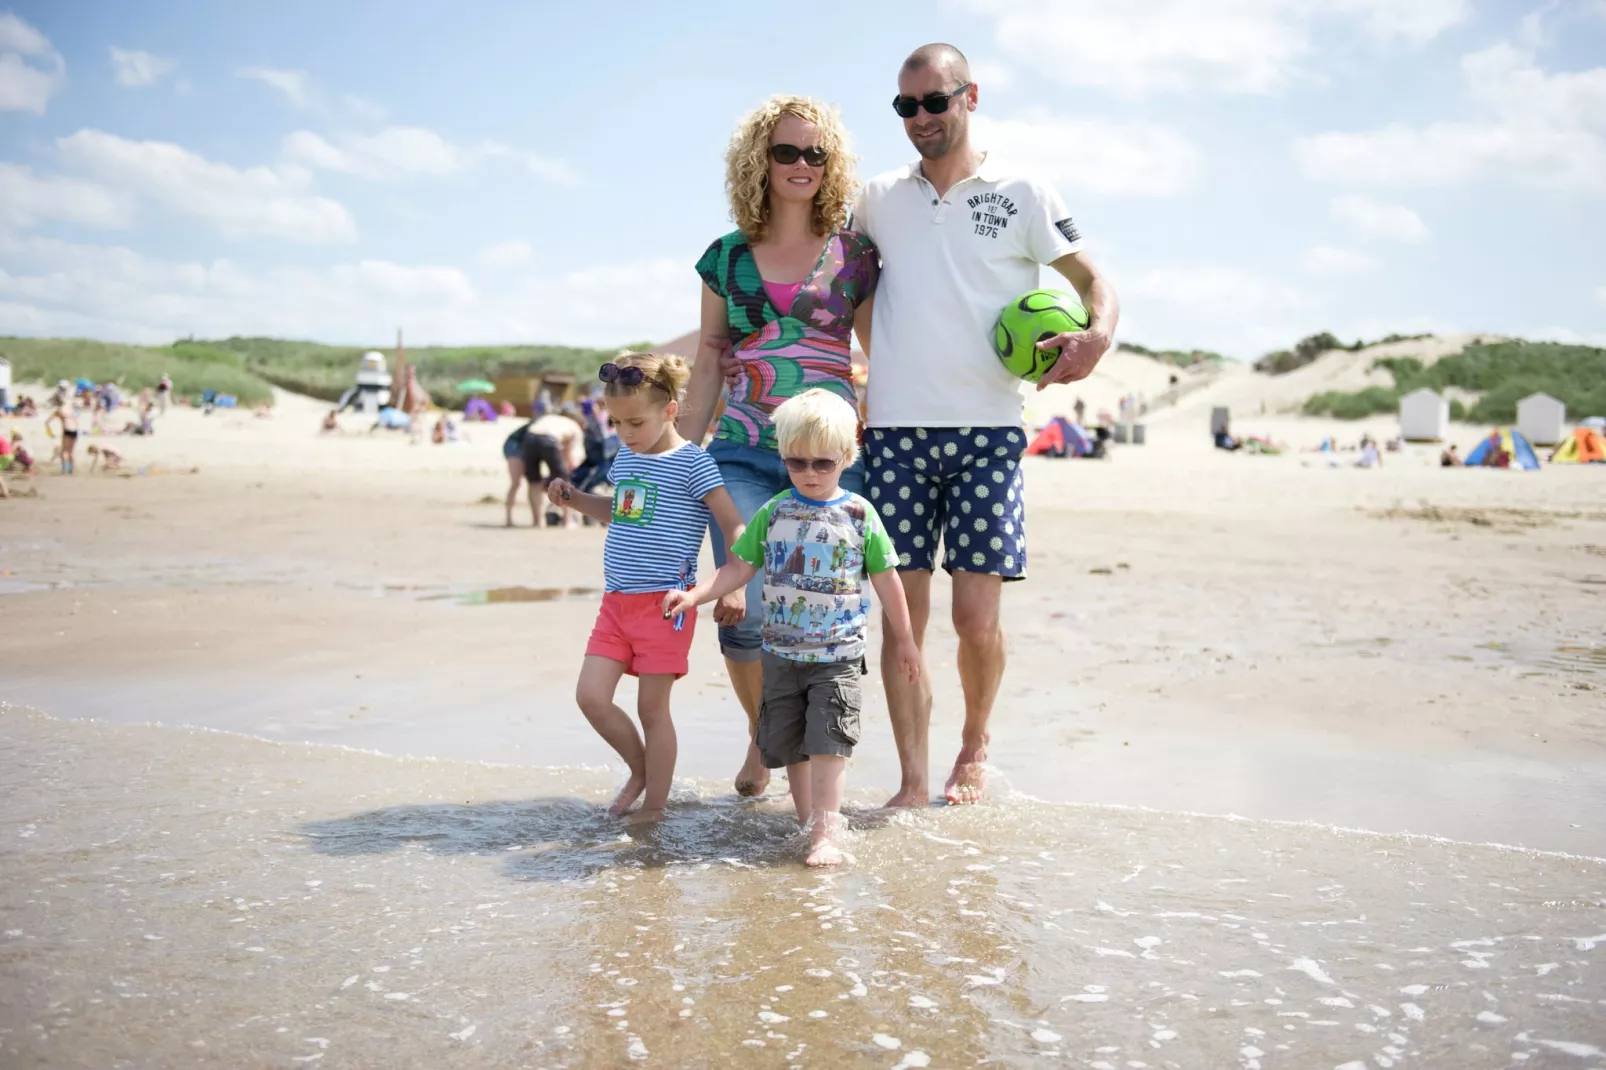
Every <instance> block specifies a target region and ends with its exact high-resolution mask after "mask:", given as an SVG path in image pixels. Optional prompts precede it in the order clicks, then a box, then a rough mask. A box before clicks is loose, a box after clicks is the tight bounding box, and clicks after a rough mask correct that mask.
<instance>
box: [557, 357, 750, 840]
mask: <svg viewBox="0 0 1606 1070" xmlns="http://www.w3.org/2000/svg"><path fill="white" fill-rule="evenodd" d="M599 374H600V377H601V379H602V381H603V383H604V384H605V391H606V393H605V397H606V401H605V402H604V404H606V405H607V407H608V411H609V413H610V414H611V415H612V416H613V417H614V419H616V420H617V421H618V422H619V429H620V430H619V433H620V437H621V438H623V439H624V445H623V446H621V447H620V450H619V457H618V460H616V461H615V462H614V467H613V478H614V484H615V486H614V492H613V497H611V498H608V497H604V496H602V495H600V494H587V493H585V492H584V491H581V490H579V489H577V488H576V487H574V486H573V485H572V484H571V483H570V482H569V481H568V479H567V478H566V477H564V476H554V477H553V478H552V479H551V481H550V482H549V483H548V485H547V488H546V490H547V495H548V498H549V499H550V500H551V502H552V504H554V505H559V506H562V507H564V508H574V509H577V510H579V511H580V512H582V513H584V514H585V515H586V516H588V517H590V518H592V519H593V520H596V521H598V522H599V523H603V524H607V525H608V538H607V542H606V543H605V545H604V548H603V551H602V571H603V577H604V585H605V590H606V593H605V594H603V596H602V609H601V611H600V612H599V613H598V615H597V623H596V626H595V627H594V628H593V629H592V632H591V638H590V641H589V642H588V643H587V644H586V653H585V661H584V662H583V663H582V666H581V669H580V682H579V684H578V685H577V686H576V688H575V698H576V699H577V701H578V702H579V705H580V710H581V712H583V713H584V714H585V716H586V720H587V721H589V722H591V727H593V728H595V729H596V731H597V734H598V735H599V736H601V737H602V738H603V740H604V741H605V742H606V743H607V744H608V746H610V747H612V748H613V749H614V751H615V752H617V753H618V755H619V757H620V758H622V759H624V763H625V765H626V766H628V767H629V769H630V778H629V779H628V780H626V781H625V785H624V787H623V788H622V789H620V791H619V794H618V795H617V796H616V797H615V798H614V800H613V804H612V805H611V806H610V807H609V808H608V812H609V813H612V814H617V815H620V816H624V815H626V814H627V813H629V811H630V808H631V806H632V805H634V803H635V801H636V800H637V799H638V798H640V799H641V809H639V810H637V811H635V812H634V813H630V814H629V816H628V817H626V820H627V821H628V822H630V823H632V824H634V823H637V822H646V821H656V820H658V819H660V818H662V817H663V815H664V806H665V804H666V803H668V801H669V788H670V784H671V782H672V781H673V779H674V775H675V757H676V740H675V725H674V721H673V720H671V718H670V713H669V694H670V689H671V688H672V687H673V686H674V683H675V681H676V680H677V679H679V678H680V677H682V676H685V675H686V673H687V671H688V670H689V668H690V658H689V655H690V651H691V642H692V635H693V633H695V631H696V629H697V611H696V609H695V608H690V607H688V609H687V610H686V611H685V612H684V613H681V614H679V615H674V616H672V615H670V614H667V613H665V612H664V598H665V595H666V594H667V592H670V591H683V590H685V589H687V588H689V587H692V586H694V585H695V584H696V582H697V556H698V552H699V550H700V549H701V548H702V544H703V533H704V532H705V531H707V530H708V522H709V519H710V518H713V519H715V520H717V521H718V522H719V523H720V524H721V525H723V526H724V528H725V530H727V531H731V532H735V531H737V530H739V529H740V526H741V518H740V517H739V516H738V514H737V512H736V505H735V503H734V502H732V501H731V496H730V492H729V491H727V490H726V489H725V484H724V480H722V479H721V478H720V475H719V468H718V466H717V465H715V463H714V461H713V459H712V458H710V457H709V456H708V454H707V453H705V452H703V449H702V447H700V446H698V445H696V444H695V443H691V442H687V441H686V440H685V439H683V438H682V437H681V436H680V435H679V434H678V433H676V431H675V416H676V413H677V411H678V409H679V405H680V397H681V394H682V393H683V392H684V390H685V389H686V379H687V377H688V375H689V372H688V371H687V368H686V362H685V361H684V360H682V359H681V358H680V357H660V356H658V355H656V354H652V353H635V354H621V355H620V356H618V357H616V358H614V359H613V360H612V361H610V362H609V363H607V364H604V365H603V366H602V368H601V369H600V372H599ZM531 437H536V436H531ZM627 673H628V674H630V675H631V676H635V677H637V678H638V680H639V684H638V686H637V688H636V715H637V717H639V718H640V720H641V729H642V731H641V734H640V735H638V734H637V732H636V726H635V725H634V724H633V723H632V722H631V720H630V716H629V715H628V714H626V713H625V711H624V710H622V709H620V708H619V707H618V706H617V705H616V704H615V703H614V694H615V692H616V690H617V689H618V686H619V680H620V678H621V677H623V676H624V675H625V674H627Z"/></svg>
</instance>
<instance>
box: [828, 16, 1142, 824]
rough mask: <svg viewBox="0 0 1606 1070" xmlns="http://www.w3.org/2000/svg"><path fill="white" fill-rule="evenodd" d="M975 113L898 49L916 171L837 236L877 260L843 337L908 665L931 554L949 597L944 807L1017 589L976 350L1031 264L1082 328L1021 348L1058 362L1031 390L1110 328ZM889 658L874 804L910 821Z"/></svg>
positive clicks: (1016, 453)
mask: <svg viewBox="0 0 1606 1070" xmlns="http://www.w3.org/2000/svg"><path fill="white" fill-rule="evenodd" d="M979 100H980V91H979V89H978V87H977V86H976V84H975V83H974V82H972V81H971V77H970V69H969V65H968V64H967V63H966V61H965V57H964V55H963V54H961V53H960V51H959V50H958V49H957V48H954V47H953V46H952V45H945V44H931V45H925V46H923V47H921V48H918V49H916V50H915V51H914V52H913V53H912V54H911V55H910V56H909V58H908V59H907V60H905V61H904V64H903V68H902V70H901V71H900V72H899V74H898V97H897V99H896V100H895V101H894V102H893V106H894V109H895V110H896V111H897V112H898V114H899V115H900V116H901V117H902V119H903V128H904V132H905V133H906V134H907V135H908V137H909V140H910V142H911V143H913V145H914V147H915V149H916V151H918V152H919V153H920V159H919V160H918V161H917V162H915V163H914V164H911V165H909V166H908V167H906V168H902V169H900V170H898V171H894V172H890V173H888V174H885V175H881V176H879V177H877V178H875V179H872V180H871V181H870V182H869V183H868V184H867V186H866V187H865V191H864V195H863V197H862V199H861V201H860V204H859V207H858V210H857V212H856V213H855V223H854V225H855V226H856V227H858V228H859V229H861V230H863V231H864V232H866V233H867V234H868V235H869V236H870V238H871V239H872V240H873V241H874V242H875V244H876V246H877V248H879V249H880V251H881V259H882V269H881V280H880V283H879V284H878V285H877V287H876V292H875V296H874V302H873V311H872V313H871V315H869V316H866V315H865V314H864V313H865V310H864V309H863V307H861V308H860V310H859V316H858V317H857V319H858V324H859V326H860V330H861V331H862V330H863V329H864V327H866V326H868V327H870V328H871V330H870V331H869V337H864V336H863V335H861V337H860V343H861V344H862V345H863V347H864V350H865V353H866V356H869V357H870V358H871V359H872V361H873V364H872V365H871V375H870V383H869V398H868V404H867V408H868V417H869V418H868V427H867V428H866V431H865V454H866V457H867V459H868V464H869V480H868V482H867V488H868V490H869V493H870V498H871V501H872V502H874V503H875V505H876V506H877V508H879V509H880V510H881V512H882V520H883V522H884V523H885V524H886V526H887V528H888V530H889V532H890V533H891V535H892V539H893V543H894V545H895V546H896V548H897V550H898V553H899V560H900V561H901V562H902V565H901V569H900V571H901V573H902V579H903V584H904V590H905V591H906V592H908V599H909V610H910V615H911V617H912V618H913V622H914V629H915V637H916V640H917V641H918V642H919V643H920V644H921V648H922V651H923V650H924V642H925V629H926V623H927V620H928V618H929V617H930V611H931V577H932V573H933V571H934V570H935V568H936V565H937V562H938V560H939V557H938V542H939V540H940V541H941V544H942V557H941V561H942V564H943V567H944V569H945V570H946V571H947V572H948V573H949V574H950V576H951V577H952V582H953V625H954V631H955V632H956V633H957V634H958V637H959V657H958V663H959V682H960V686H961V688H962V689H963V692H964V698H965V723H964V730H963V734H962V736H961V744H960V748H959V755H958V757H957V758H956V759H955V761H954V766H953V772H952V773H951V774H950V775H949V777H948V782H947V786H946V788H945V789H944V795H945V796H946V798H947V799H948V801H949V802H950V803H956V804H958V803H973V802H978V801H980V800H981V798H982V797H983V795H984V793H985V791H986V770H985V763H986V761H987V743H988V722H989V720H990V719H991V717H992V712H993V702H994V700H995V698H996V697H997V695H998V688H999V684H1000V682H1001V680H1002V678H1003V675H1004V661H1005V648H1004V632H1003V628H1002V626H1001V623H1000V618H999V605H1000V596H1001V593H1002V589H1003V583H1004V581H1005V580H1019V579H1024V578H1025V576H1026V532H1025V523H1024V515H1025V514H1024V503H1023V490H1024V488H1023V485H1022V482H1021V472H1020V458H1021V456H1022V454H1023V453H1024V451H1025V447H1026V435H1025V433H1024V431H1023V430H1022V427H1021V398H1020V384H1019V381H1018V380H1016V379H1015V378H1014V377H1012V376H1011V375H1010V374H1009V372H1007V371H1006V370H1005V369H1004V368H1003V366H1002V365H1001V364H1000V363H999V361H998V358H997V357H996V356H995V355H994V354H993V352H992V348H991V345H990V338H991V333H992V325H993V320H994V319H995V318H996V317H997V315H998V312H999V310H1000V309H1002V308H1003V307H1004V305H1005V304H1007V303H1008V302H1009V301H1010V300H1011V299H1013V298H1014V297H1016V296H1018V295H1019V294H1021V293H1022V292H1024V291H1026V290H1030V289H1033V288H1035V287H1036V286H1037V285H1038V266H1039V265H1040V264H1047V265H1049V266H1051V267H1053V268H1054V270H1055V271H1057V272H1059V273H1060V274H1061V275H1063V276H1064V277H1065V279H1066V281H1068V282H1069V283H1070V284H1071V286H1072V287H1074V288H1075V289H1076V292H1077V293H1078V294H1079V295H1080V296H1081V298H1082V302H1083V304H1084V305H1086V306H1087V309H1088V312H1089V314H1090V323H1089V326H1088V329H1087V330H1086V331H1083V332H1076V333H1068V334H1061V335H1057V336H1055V337H1053V338H1049V339H1046V340H1044V341H1042V342H1040V343H1039V348H1042V349H1046V350H1053V349H1058V350H1059V351H1060V357H1059V360H1058V361H1056V362H1055V364H1054V366H1053V368H1052V369H1051V370H1050V372H1049V373H1048V374H1047V375H1046V376H1044V378H1043V380H1042V382H1041V383H1040V384H1039V385H1038V389H1040V390H1041V389H1042V388H1043V387H1045V386H1047V385H1049V384H1050V383H1068V382H1073V381H1075V380H1078V379H1084V378H1086V377H1087V376H1088V375H1089V374H1091V373H1092V371H1093V368H1094V366H1095V365H1096V364H1097V363H1098V361H1099V358H1100V357H1102V356H1103V355H1104V352H1105V350H1107V349H1108V348H1109V347H1110V342H1111V338H1112V335H1113V334H1114V331H1115V325H1116V320H1117V317H1118V315H1119V313H1118V309H1117V302H1116V298H1115V292H1114V290H1112V289H1111V287H1110V285H1109V284H1108V283H1107V282H1106V281H1105V280H1104V278H1103V276H1101V275H1100V274H1099V272H1098V270H1097V269H1096V268H1095V267H1094V266H1093V265H1092V263H1091V262H1089V261H1088V259H1087V258H1086V257H1085V256H1084V255H1083V254H1082V252H1081V247H1082V240H1081V236H1080V234H1079V233H1078V231H1077V229H1076V225H1075V223H1074V222H1072V219H1071V217H1070V213H1069V212H1068V211H1066V209H1065V206H1064V203H1063V202H1062V201H1061V200H1060V197H1059V196H1058V194H1057V193H1055V192H1054V191H1053V190H1052V189H1050V188H1048V187H1047V186H1044V185H1043V184H1041V183H1039V182H1037V181H1034V180H1032V179H1029V178H1026V177H1024V176H1023V175H1021V174H1020V173H1019V172H1017V171H1015V170H1014V163H1013V161H1009V160H1003V159H995V158H993V157H992V156H991V155H989V154H988V153H986V152H983V151H981V150H980V149H978V148H976V147H975V146H973V145H972V144H971V140H970V115H971V113H972V112H974V111H975V110H976V108H977V106H978V103H979ZM872 339H873V341H874V347H875V348H874V351H873V352H872V350H871V347H870V342H871V340H872ZM886 634H889V633H887V632H883V635H886ZM896 658H897V652H896V646H895V644H890V643H886V642H883V645H882V650H881V670H882V672H881V676H882V680H883V682H884V684H885V686H886V690H887V705H888V708H889V710H890V713H891V717H892V729H893V736H894V738H895V740H896V741H897V745H898V757H899V761H900V764H901V766H902V778H903V783H902V785H901V786H900V788H899V789H898V793H897V794H896V795H894V796H893V797H892V799H891V800H890V801H889V803H888V805H889V806H906V807H922V806H926V805H928V804H929V803H930V788H929V783H928V779H927V776H928V765H927V761H928V755H927V737H928V730H929V727H930V722H931V685H930V683H929V682H928V681H929V680H930V678H931V677H930V671H929V669H926V671H924V672H922V673H921V674H920V676H919V677H918V679H917V682H916V683H913V684H911V683H909V682H908V680H907V677H906V676H905V675H904V674H901V673H899V672H897V665H896ZM923 668H924V667H923Z"/></svg>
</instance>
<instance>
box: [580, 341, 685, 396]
mask: <svg viewBox="0 0 1606 1070" xmlns="http://www.w3.org/2000/svg"><path fill="white" fill-rule="evenodd" d="M611 363H613V364H617V365H619V367H621V368H640V369H641V373H642V374H643V375H645V376H646V377H647V378H646V380H645V381H644V382H643V383H642V384H641V385H640V386H625V385H624V384H623V383H620V382H617V381H615V382H612V383H604V384H603V387H602V393H603V396H605V397H610V398H617V397H624V396H626V395H629V394H639V393H641V392H642V391H643V390H656V391H657V392H658V393H659V394H661V395H663V399H664V404H666V405H667V404H668V403H669V402H671V401H679V400H681V398H683V397H684V396H685V394H686V383H687V381H688V380H690V379H691V365H689V364H687V363H686V358H685V357H677V356H676V355H675V354H673V353H631V352H629V351H626V352H624V353H620V354H619V355H618V356H617V357H614V358H613V360H612V362H611Z"/></svg>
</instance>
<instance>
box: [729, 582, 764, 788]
mask: <svg viewBox="0 0 1606 1070" xmlns="http://www.w3.org/2000/svg"><path fill="white" fill-rule="evenodd" d="M759 604H760V605H762V604H763V603H762V602H760V603H759ZM725 671H726V672H727V673H728V674H730V681H731V690H732V691H734V692H736V701H737V702H740V703H741V704H742V712H743V713H745V714H747V755H746V757H744V758H743V759H742V768H741V769H740V770H739V771H737V773H736V794H738V795H762V794H764V790H765V789H766V788H768V787H769V786H770V771H769V770H768V769H766V768H764V759H763V758H762V757H761V756H760V755H759V753H758V744H757V743H755V742H753V741H754V739H756V738H757V736H758V707H759V702H760V701H761V700H762V699H763V697H764V666H763V664H762V663H760V662H757V661H733V660H731V659H730V658H726V659H725Z"/></svg>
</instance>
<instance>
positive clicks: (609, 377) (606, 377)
mask: <svg viewBox="0 0 1606 1070" xmlns="http://www.w3.org/2000/svg"><path fill="white" fill-rule="evenodd" d="M597 378H598V379H601V380H602V381H603V382H605V383H618V384H619V385H620V386H626V387H630V388H631V389H635V388H636V387H638V386H640V385H641V384H642V383H650V384H651V385H653V386H656V387H657V388H658V389H659V390H662V391H663V392H664V393H666V394H668V395H669V396H670V397H674V396H675V392H674V391H673V390H671V389H669V387H668V386H666V385H665V384H663V383H661V382H659V381H658V380H657V379H649V378H647V373H646V372H644V371H642V370H641V369H640V368H637V367H636V366H634V365H630V366H620V365H618V364H615V363H614V362H613V361H611V360H610V361H609V362H608V363H606V364H604V365H603V366H602V367H600V368H598V369H597Z"/></svg>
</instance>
